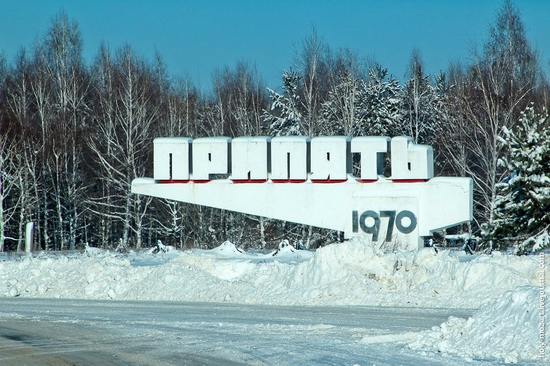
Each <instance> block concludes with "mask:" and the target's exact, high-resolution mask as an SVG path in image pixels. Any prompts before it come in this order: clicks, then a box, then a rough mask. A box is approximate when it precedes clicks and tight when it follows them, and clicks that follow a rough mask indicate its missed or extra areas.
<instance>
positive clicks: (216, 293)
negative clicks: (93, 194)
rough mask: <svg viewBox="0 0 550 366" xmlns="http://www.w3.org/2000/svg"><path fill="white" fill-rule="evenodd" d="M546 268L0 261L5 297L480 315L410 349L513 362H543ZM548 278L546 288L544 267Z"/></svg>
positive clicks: (90, 256) (343, 255)
mask: <svg viewBox="0 0 550 366" xmlns="http://www.w3.org/2000/svg"><path fill="white" fill-rule="evenodd" d="M540 267H541V266H540V260H539V257H537V256H524V257H517V256H509V255H502V254H500V253H494V254H493V255H492V256H488V255H479V256H466V255H463V254H462V253H457V252H450V251H440V252H439V253H436V252H435V251H434V250H433V249H431V248H425V249H422V250H419V251H418V252H397V253H385V252H383V251H381V250H379V249H377V248H375V247H373V245H371V243H369V242H365V241H362V240H361V239H353V240H350V241H348V242H345V243H341V244H332V245H329V246H326V247H324V248H321V249H319V250H317V251H316V252H311V251H305V250H296V249H294V248H293V247H292V246H290V245H288V243H285V244H283V245H281V246H280V247H279V249H278V250H277V251H275V252H273V253H268V254H258V253H247V252H243V251H241V250H240V249H238V248H236V247H235V246H234V245H233V244H231V243H229V242H226V243H224V244H222V245H221V246H220V247H218V248H216V249H213V250H192V251H185V252H181V251H176V250H173V248H170V247H164V246H163V247H158V248H157V250H154V251H153V250H151V251H149V252H142V253H130V254H127V255H120V254H115V253H111V252H107V251H101V250H97V249H95V250H89V251H86V252H84V253H82V254H75V255H70V256H69V255H57V256H53V255H47V254H42V253H40V254H38V255H36V256H28V257H22V258H19V259H10V260H7V259H6V258H4V259H3V260H2V259H1V257H0V286H1V287H0V295H1V296H25V297H53V298H60V297H62V298H85V299H116V300H169V301H202V302H232V303H243V304H265V305H312V306H315V305H368V306H418V307H435V308H442V307H446V308H473V309H480V310H479V311H477V312H476V314H475V315H474V316H473V317H472V318H471V319H469V320H464V319H457V318H451V319H449V321H448V322H446V323H444V324H442V325H441V327H440V328H438V329H434V330H432V331H430V332H427V333H419V334H418V336H417V339H415V340H413V341H412V342H411V343H410V344H409V347H411V348H414V349H418V350H421V351H423V352H443V353H449V354H458V355H462V356H464V357H498V358H502V359H505V360H507V361H514V360H517V359H526V358H531V359H533V358H536V357H537V356H538V354H539V352H538V350H537V349H535V348H536V347H538V344H539V343H538V342H535V341H534V338H533V337H537V338H538V337H539V332H538V331H537V328H538V324H539V323H538V321H539V318H538V317H537V316H535V313H537V314H538V310H537V306H538V304H539V301H538V296H539V284H540V278H541V268H540ZM543 270H544V274H545V276H546V278H550V271H549V269H548V266H544V268H543ZM547 290H548V288H547ZM535 300H536V301H535ZM546 301H547V300H546ZM546 304H547V302H546ZM546 314H548V304H547V305H546ZM546 316H547V315H546ZM546 318H547V319H548V316H547V317H546ZM510 319H511V320H510ZM546 324H547V323H546ZM546 326H547V325H546ZM547 327H548V326H547ZM547 332H548V329H546V333H547ZM520 340H521V341H520ZM495 342H496V344H495ZM498 342H500V347H497V345H498V344H499V343H498ZM531 342H532V343H533V344H532V346H529V344H530V343H531ZM471 344H476V345H478V346H476V348H471ZM468 345H470V347H468ZM504 350H505V351H504ZM546 358H548V354H546Z"/></svg>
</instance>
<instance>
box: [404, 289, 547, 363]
mask: <svg viewBox="0 0 550 366" xmlns="http://www.w3.org/2000/svg"><path fill="white" fill-rule="evenodd" d="M540 291H541V290H540V289H539V288H538V287H534V286H522V287H520V288H518V289H516V290H514V291H507V292H506V293H504V294H502V295H500V296H498V297H497V298H496V299H494V300H492V301H490V302H489V303H488V304H486V305H485V306H483V307H482V308H481V309H480V310H479V311H478V312H477V313H476V314H475V315H474V316H473V317H471V318H469V319H468V320H465V319H460V318H454V317H451V318H449V320H448V321H447V322H445V323H443V324H441V326H440V327H434V329H433V330H432V331H430V332H426V333H422V334H419V335H418V336H417V337H416V339H415V340H414V341H413V342H412V343H410V344H409V347H410V348H412V349H417V350H426V351H431V352H440V353H446V354H454V355H458V356H461V357H465V358H469V359H474V358H477V359H488V358H498V359H503V360H504V361H505V362H508V363H517V362H518V359H531V360H540V361H543V360H544V361H550V352H547V351H546V350H542V352H541V348H545V347H546V344H545V343H543V341H544V335H546V334H548V331H549V330H550V326H549V325H548V322H547V321H544V320H545V319H550V301H549V300H548V297H546V296H544V293H546V294H548V293H549V291H550V286H548V287H546V289H545V291H543V294H541V292H540ZM541 295H543V296H541ZM541 336H542V337H543V338H542V339H541ZM541 356H542V357H541Z"/></svg>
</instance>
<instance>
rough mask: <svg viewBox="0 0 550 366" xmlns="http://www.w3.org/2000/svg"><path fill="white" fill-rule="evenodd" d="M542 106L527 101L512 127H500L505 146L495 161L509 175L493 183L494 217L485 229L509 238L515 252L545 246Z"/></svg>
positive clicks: (549, 218)
mask: <svg viewBox="0 0 550 366" xmlns="http://www.w3.org/2000/svg"><path fill="white" fill-rule="evenodd" d="M548 127H549V126H548V115H547V113H546V110H544V111H543V113H542V114H540V113H537V112H535V109H534V106H533V105H532V104H531V105H530V106H528V107H527V108H526V109H525V111H524V112H522V114H521V117H520V119H519V124H518V125H517V126H516V127H515V128H514V129H512V130H509V129H507V128H504V130H503V137H502V138H500V142H501V143H502V144H504V145H505V146H506V147H507V149H508V154H507V156H506V157H504V158H502V159H500V160H499V164H500V165H501V166H503V167H504V168H505V169H506V170H507V171H508V172H509V176H508V177H507V178H506V179H505V180H504V181H503V182H501V183H499V184H497V187H496V189H497V198H496V200H495V217H496V219H495V221H494V225H493V227H491V228H490V229H489V230H487V232H486V233H487V234H489V235H490V236H491V237H492V238H493V239H495V240H497V241H498V240H499V239H500V240H502V239H509V240H510V239H511V240H512V241H513V242H514V248H515V251H516V253H523V252H525V251H526V250H527V249H531V250H533V251H537V250H540V249H543V248H545V247H549V246H550V243H549V229H550V177H549V173H550V130H549V129H548Z"/></svg>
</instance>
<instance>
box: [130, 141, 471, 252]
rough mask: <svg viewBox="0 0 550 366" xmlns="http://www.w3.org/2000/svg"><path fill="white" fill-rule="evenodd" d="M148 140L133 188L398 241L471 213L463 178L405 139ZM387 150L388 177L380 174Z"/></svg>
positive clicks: (411, 242)
mask: <svg viewBox="0 0 550 366" xmlns="http://www.w3.org/2000/svg"><path fill="white" fill-rule="evenodd" d="M153 144H154V177H153V178H152V179H151V178H150V179H142V178H140V179H136V180H134V181H133V182H132V192H134V193H139V194H146V195H150V196H155V197H162V198H167V199H173V200H178V201H183V202H189V203H196V204H200V205H205V206H210V207H216V208H221V209H227V210H233V211H238V212H243V213H248V214H253V215H259V216H264V217H270V218H275V219H281V220H286V221H292V222H296V223H301V224H306V225H313V226H318V227H324V228H328V229H333V230H339V231H343V232H344V236H345V237H352V236H357V235H369V236H371V239H372V240H373V241H376V242H378V241H388V242H389V241H392V242H394V243H399V244H400V245H401V247H402V248H406V249H416V248H418V247H419V246H420V245H421V244H422V240H421V237H422V236H429V235H431V233H432V232H433V231H435V230H441V229H444V228H447V227H450V226H455V225H457V224H460V223H463V222H467V221H469V220H471V218H472V180H471V179H470V178H451V177H438V178H433V175H434V172H433V149H432V147H431V146H427V145H418V144H414V143H413V142H412V139H411V138H409V137H394V138H389V137H383V136H369V137H366V136H365V137H355V138H353V139H350V138H349V137H345V136H323V137H314V138H310V137H307V136H286V137H274V138H269V137H237V138H234V139H231V138H229V137H207V138H198V139H194V140H193V139H191V138H187V137H161V138H157V139H155V140H154V142H153ZM354 154H355V156H354ZM386 154H390V158H391V165H390V168H391V176H390V177H385V176H384V175H383V172H384V158H385V155H386ZM354 158H355V161H358V162H359V167H360V169H359V171H360V173H359V174H358V176H357V177H355V176H353V175H352V162H353V161H354ZM327 183H329V184H327ZM443 202H444V204H443ZM449 206H451V207H452V210H448V207H449ZM449 211H451V212H450V213H449Z"/></svg>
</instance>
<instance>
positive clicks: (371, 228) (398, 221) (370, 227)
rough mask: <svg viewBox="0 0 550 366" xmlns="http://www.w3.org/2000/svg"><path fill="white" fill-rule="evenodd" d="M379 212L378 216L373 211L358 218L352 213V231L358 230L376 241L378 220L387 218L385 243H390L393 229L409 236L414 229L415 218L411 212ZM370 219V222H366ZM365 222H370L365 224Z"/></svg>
mask: <svg viewBox="0 0 550 366" xmlns="http://www.w3.org/2000/svg"><path fill="white" fill-rule="evenodd" d="M396 212H397V211H380V214H378V213H377V212H375V211H371V210H369V211H365V212H363V213H362V214H361V215H360V216H359V214H358V212H357V211H352V229H353V232H354V233H356V232H358V231H359V228H361V230H362V231H363V232H365V233H367V234H372V240H373V241H378V235H379V233H380V218H382V217H383V218H386V217H387V218H388V230H387V232H386V239H385V241H391V238H392V235H393V227H394V225H395V227H396V228H397V230H398V231H399V232H401V233H403V234H410V233H412V232H413V231H414V229H416V216H414V214H413V213H412V212H411V211H408V210H403V211H400V212H399V213H397V215H396ZM369 218H371V219H372V220H368V219H369ZM367 220H368V221H370V222H369V223H367Z"/></svg>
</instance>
